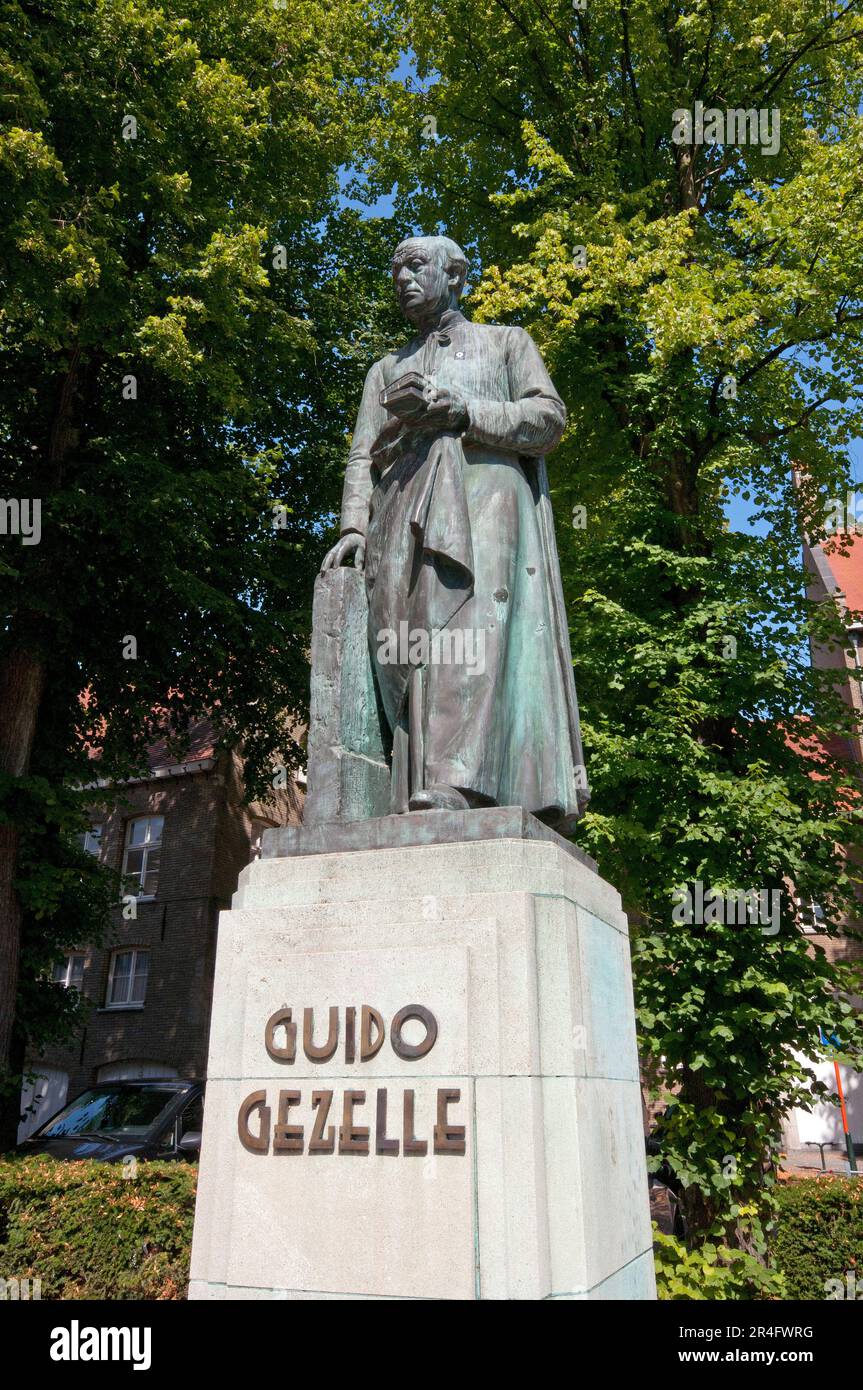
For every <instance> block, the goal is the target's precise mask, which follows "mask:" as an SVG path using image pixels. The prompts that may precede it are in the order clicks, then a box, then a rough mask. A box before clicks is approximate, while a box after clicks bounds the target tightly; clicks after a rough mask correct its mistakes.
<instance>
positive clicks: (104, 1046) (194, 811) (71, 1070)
mask: <svg viewBox="0 0 863 1390" xmlns="http://www.w3.org/2000/svg"><path fill="white" fill-rule="evenodd" d="M189 768H190V769H194V768H203V769H204V770H187V771H184V772H182V773H181V774H180V775H172V776H154V777H153V778H152V779H151V780H150V781H146V782H144V781H142V782H139V783H132V784H129V785H126V786H123V787H122V788H120V789H117V790H116V791H112V793H111V794H110V795H108V794H106V793H103V794H102V798H103V799H102V801H101V804H100V803H99V802H94V806H93V817H92V819H93V822H94V823H95V822H101V823H102V825H103V831H102V847H101V853H100V858H101V859H102V861H103V862H105V863H106V864H109V865H111V866H112V867H113V868H116V869H118V870H119V869H120V868H121V867H122V862H123V851H124V846H125V835H126V826H127V823H128V821H129V820H130V819H132V818H133V817H136V816H141V815H159V816H163V817H164V827H163V832H162V857H161V864H160V870H159V880H158V885H157V891H156V894H155V897H154V900H153V901H140V902H137V903H136V904H135V905H134V906H135V915H134V917H130V918H129V919H127V918H126V917H124V913H123V909H122V908H121V906H119V905H118V907H117V908H116V909H115V910H114V912H113V913H112V919H113V920H112V925H111V932H110V934H109V937H108V939H106V941H105V943H104V945H103V946H101V947H89V948H86V949H85V964H84V976H83V982H82V992H83V994H84V995H85V996H86V998H87V999H88V1000H89V1001H90V1006H91V1007H90V1011H89V1017H88V1020H87V1023H86V1025H85V1027H84V1028H83V1030H82V1032H81V1034H80V1036H79V1038H78V1039H77V1040H76V1041H75V1043H74V1044H73V1045H71V1046H68V1047H64V1048H52V1049H50V1050H48V1051H46V1052H45V1053H43V1054H42V1055H41V1056H40V1057H38V1058H37V1057H31V1058H29V1059H28V1065H29V1066H31V1067H32V1068H33V1069H34V1070H35V1071H37V1072H38V1071H39V1068H40V1067H43V1068H44V1069H45V1070H46V1072H47V1073H48V1074H49V1075H50V1076H51V1077H52V1078H56V1075H57V1074H58V1073H60V1074H62V1073H64V1072H65V1073H66V1074H67V1075H68V1078H69V1081H68V1096H69V1099H71V1098H73V1097H74V1096H75V1095H77V1094H78V1093H80V1092H81V1091H82V1090H85V1089H86V1088H87V1087H88V1086H90V1085H92V1084H93V1083H94V1082H95V1081H97V1080H98V1075H99V1070H100V1068H102V1067H105V1066H109V1065H116V1064H122V1063H134V1062H142V1061H145V1062H148V1063H151V1064H154V1065H155V1066H158V1067H161V1068H165V1067H169V1068H171V1069H173V1070H174V1071H175V1072H176V1073H177V1074H178V1075H180V1076H184V1077H192V1078H196V1079H199V1078H203V1077H204V1076H205V1074H206V1060H207V1043H208V1034H209V1024H210V1006H211V1000H212V988H213V971H214V964H215V947H216V931H217V923H218V915H219V911H220V910H221V909H222V908H225V907H228V906H229V905H230V900H231V896H232V894H233V892H234V889H235V888H236V884H237V876H238V874H239V872H240V870H241V869H242V868H243V867H244V866H245V865H246V864H247V863H248V862H249V859H250V858H251V857H252V846H253V841H254V839H255V838H256V836H257V835H258V834H259V832H260V828H261V823H262V821H266V822H267V823H269V824H286V823H288V822H289V821H295V820H298V819H299V815H300V810H301V801H300V798H299V796H298V794H297V792H296V789H295V788H294V787H291V788H290V790H288V791H285V792H282V793H281V794H280V795H279V796H278V798H277V799H276V800H275V802H274V804H273V805H268V806H267V807H260V806H251V807H250V806H247V805H245V804H244V802H243V783H242V763H241V761H240V760H239V758H238V757H237V756H236V755H235V754H222V755H220V756H219V757H218V758H212V759H206V760H203V761H202V762H199V763H197V764H190V765H189ZM127 911H128V909H127ZM133 946H134V947H141V948H146V949H147V950H148V951H149V966H150V969H149V977H148V981H147V991H146V997H145V1000H144V1003H143V1006H141V1007H136V1006H134V1005H128V1006H124V1007H122V1008H116V1007H112V1008H108V1007H107V1006H106V997H107V989H108V978H109V969H110V960H111V954H112V952H113V951H115V950H117V949H121V948H124V947H133ZM38 1090H39V1088H38V1087H37V1094H38ZM50 1094H51V1095H56V1094H57V1087H56V1081H55V1080H54V1082H53V1084H52V1087H51V1088H50ZM54 1108H56V1107H52V1108H51V1111H50V1113H53V1109H54ZM47 1113H48V1112H45V1113H40V1116H39V1123H41V1122H43V1121H44V1119H45V1118H47ZM34 1127H36V1125H35V1123H34V1120H33V1118H31V1120H30V1122H29V1123H28V1124H27V1125H26V1126H25V1127H24V1128H26V1129H27V1130H32V1128H34Z"/></svg>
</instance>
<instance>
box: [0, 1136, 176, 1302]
mask: <svg viewBox="0 0 863 1390" xmlns="http://www.w3.org/2000/svg"><path fill="white" fill-rule="evenodd" d="M196 1183H197V1168H196V1167H195V1166H194V1165H193V1164H186V1163H165V1162H139V1163H138V1164H137V1166H136V1168H135V1170H134V1171H133V1172H129V1171H128V1170H127V1169H125V1168H124V1166H123V1165H122V1164H119V1163H88V1162H83V1163H60V1162H57V1161H56V1160H55V1159H51V1158H47V1157H45V1156H44V1155H39V1156H33V1157H27V1158H17V1157H12V1158H4V1159H0V1274H2V1276H3V1277H4V1278H6V1279H10V1278H17V1279H24V1278H30V1279H39V1280H41V1286H42V1287H41V1297H42V1298H43V1299H71V1298H91V1299H96V1298H111V1299H117V1298H120V1299H125V1298H157V1299H166V1298H185V1296H186V1288H187V1285H188V1279H189V1254H190V1250H191V1244H192V1222H193V1218H194V1214H195V1187H196Z"/></svg>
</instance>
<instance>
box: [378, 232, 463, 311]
mask: <svg viewBox="0 0 863 1390" xmlns="http://www.w3.org/2000/svg"><path fill="white" fill-rule="evenodd" d="M393 283H394V285H395V289H396V297H397V298H398V301H399V308H400V309H401V311H402V313H403V314H404V315H405V317H406V318H408V319H410V320H411V321H412V322H414V323H416V322H419V321H420V320H422V319H424V318H429V317H430V316H432V315H433V314H435V313H437V312H438V311H441V310H443V309H446V308H447V307H448V305H449V302H450V294H451V292H452V288H453V284H454V283H456V282H455V281H454V277H453V276H452V275H451V274H450V272H449V271H448V270H447V268H446V257H445V256H443V255H442V254H441V252H440V250H439V248H438V247H436V246H435V245H434V243H433V242H431V241H427V240H423V241H419V240H417V241H409V242H406V243H405V245H404V246H400V247H399V249H398V251H397V253H396V255H395V257H394V259H393Z"/></svg>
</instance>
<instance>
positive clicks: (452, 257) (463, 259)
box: [393, 236, 468, 294]
mask: <svg viewBox="0 0 863 1390" xmlns="http://www.w3.org/2000/svg"><path fill="white" fill-rule="evenodd" d="M417 243H419V244H420V245H423V246H431V247H432V248H433V249H434V250H435V251H436V252H437V254H438V255H439V256H440V257H441V259H442V260H443V262H444V266H445V268H446V270H447V271H449V272H450V274H452V275H458V278H459V285H458V292H459V294H460V293H461V291H462V289H463V288H464V282H465V280H466V279H467V271H468V259H467V256H466V255H465V253H464V251H462V249H461V247H460V246H459V244H458V242H457V241H453V239H452V237H448V236H409V237H405V239H404V241H400V242H399V244H398V246H397V247H396V249H395V251H394V252H393V267H394V268H395V267H396V266H397V265H399V264H400V262H401V261H403V260H404V258H405V256H406V255H407V252H408V247H410V246H416V245H417Z"/></svg>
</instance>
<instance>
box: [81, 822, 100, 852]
mask: <svg viewBox="0 0 863 1390" xmlns="http://www.w3.org/2000/svg"><path fill="white" fill-rule="evenodd" d="M104 829H105V826H104V824H103V823H102V822H101V821H94V822H93V824H92V825H91V826H90V829H89V830H85V831H84V833H83V835H82V836H81V848H82V849H83V850H84V852H85V854H92V856H93V858H94V859H98V858H99V856H100V855H101V853H102V832H103V831H104Z"/></svg>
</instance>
